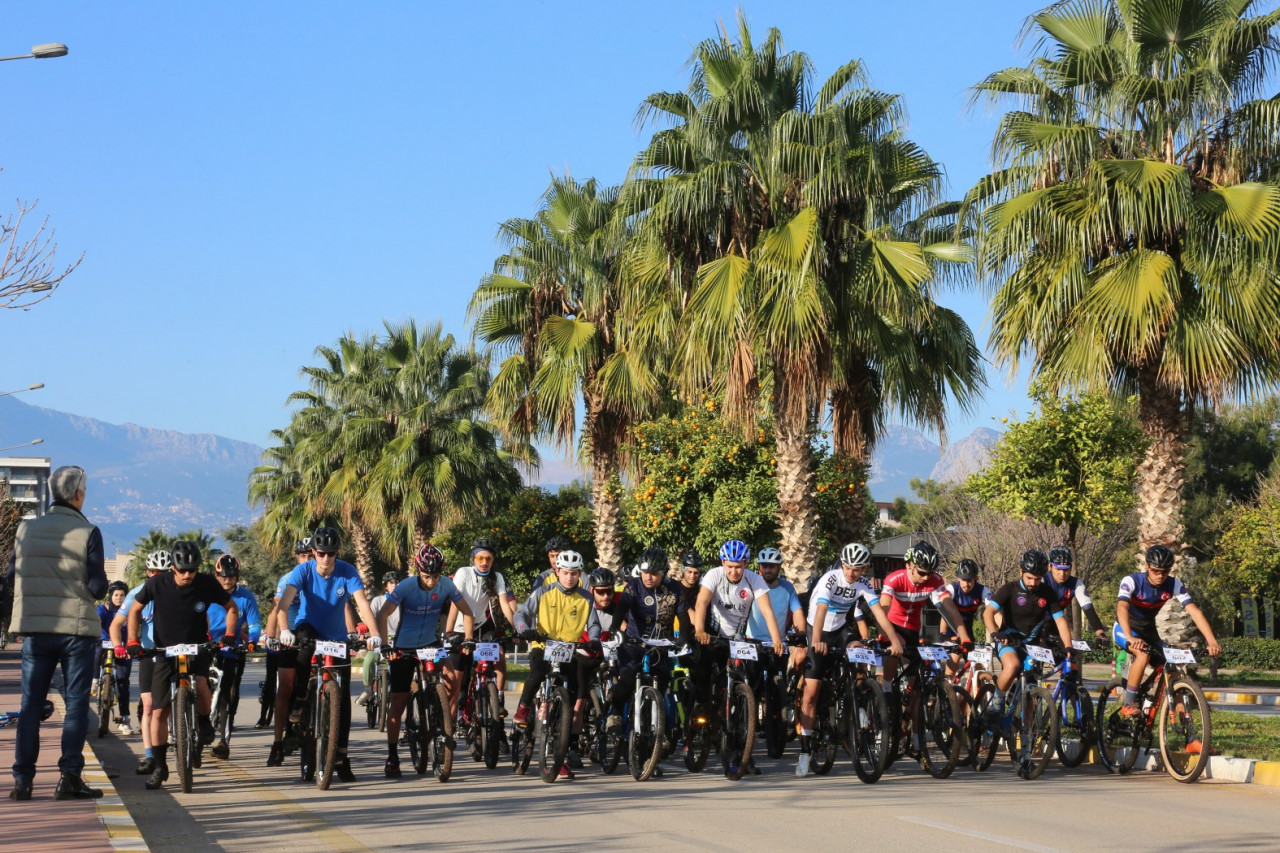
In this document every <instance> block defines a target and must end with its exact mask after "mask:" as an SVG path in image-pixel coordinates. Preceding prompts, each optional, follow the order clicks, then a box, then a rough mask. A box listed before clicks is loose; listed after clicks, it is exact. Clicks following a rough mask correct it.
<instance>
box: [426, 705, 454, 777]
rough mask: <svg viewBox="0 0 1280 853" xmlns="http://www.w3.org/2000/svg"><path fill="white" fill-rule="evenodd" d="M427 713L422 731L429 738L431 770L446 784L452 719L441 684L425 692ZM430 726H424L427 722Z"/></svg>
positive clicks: (451, 743)
mask: <svg viewBox="0 0 1280 853" xmlns="http://www.w3.org/2000/svg"><path fill="white" fill-rule="evenodd" d="M426 693H427V711H428V713H429V714H430V716H429V717H424V718H423V722H424V725H423V727H422V729H423V731H425V732H428V733H429V734H430V736H431V770H432V772H433V773H435V774H436V779H437V780H438V781H440V782H448V781H449V774H450V773H452V772H453V747H454V743H453V719H452V718H451V717H450V716H449V693H448V691H447V690H445V687H444V685H443V684H437V685H435V689H434V690H427V691H426ZM428 719H429V720H430V721H431V722H430V724H429V725H428V724H426V721H427V720H428Z"/></svg>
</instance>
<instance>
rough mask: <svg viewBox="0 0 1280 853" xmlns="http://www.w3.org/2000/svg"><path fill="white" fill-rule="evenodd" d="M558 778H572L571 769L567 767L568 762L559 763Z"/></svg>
mask: <svg viewBox="0 0 1280 853" xmlns="http://www.w3.org/2000/svg"><path fill="white" fill-rule="evenodd" d="M560 778H561V779H572V778H573V771H572V770H570V769H569V765H568V764H561V765H560Z"/></svg>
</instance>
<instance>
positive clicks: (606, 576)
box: [587, 568, 618, 589]
mask: <svg viewBox="0 0 1280 853" xmlns="http://www.w3.org/2000/svg"><path fill="white" fill-rule="evenodd" d="M617 582H618V576H617V575H615V574H614V573H613V570H612V569H605V568H599V569H596V570H595V571H594V572H592V573H591V577H589V578H587V587H588V588H590V589H599V588H600V587H604V586H607V587H609V588H610V589H613V587H614V585H615V584H617Z"/></svg>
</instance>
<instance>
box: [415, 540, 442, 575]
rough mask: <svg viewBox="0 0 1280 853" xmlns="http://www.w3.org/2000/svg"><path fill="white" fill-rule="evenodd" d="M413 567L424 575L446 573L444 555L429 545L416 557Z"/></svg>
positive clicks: (421, 549)
mask: <svg viewBox="0 0 1280 853" xmlns="http://www.w3.org/2000/svg"><path fill="white" fill-rule="evenodd" d="M413 566H414V568H416V569H417V570H418V571H419V572H421V573H423V574H427V575H438V574H440V573H441V572H443V571H444V554H441V553H440V549H439V548H437V547H436V546H435V545H432V544H430V543H427V544H426V545H423V546H422V547H421V548H419V549H418V553H417V554H415V555H414V557H413Z"/></svg>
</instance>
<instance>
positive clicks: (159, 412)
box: [0, 0, 1046, 456]
mask: <svg viewBox="0 0 1280 853" xmlns="http://www.w3.org/2000/svg"><path fill="white" fill-rule="evenodd" d="M1043 5H1046V4H1045V2H1042V0H1037V2H1024V0H1001V2H999V3H991V2H979V0H952V2H934V0H929V2H913V1H912V0H909V2H903V3H895V4H889V3H881V2H876V3H871V2H863V0H846V2H826V3H808V2H786V3H761V2H751V3H745V4H743V9H744V10H745V12H746V15H747V18H748V20H749V22H750V23H751V25H752V29H753V32H755V33H756V34H757V37H763V34H764V31H765V30H766V28H768V27H770V26H776V27H778V28H779V29H780V30H781V32H782V34H783V37H784V39H785V41H786V43H787V45H788V47H789V48H791V49H795V50H802V51H804V52H806V53H808V54H809V55H810V57H811V58H812V60H813V63H814V65H815V68H816V72H817V75H818V77H819V78H824V77H825V76H826V75H827V74H829V73H831V72H832V71H833V70H834V69H835V68H836V67H838V66H839V65H840V64H841V63H843V62H845V61H847V60H849V59H851V58H860V59H862V60H863V61H864V62H865V63H866V66H867V68H868V70H869V72H870V75H871V79H872V82H873V84H874V85H875V86H877V87H878V88H881V89H884V90H887V91H893V92H900V93H902V95H903V96H904V98H905V104H906V107H907V112H908V115H909V118H910V133H911V135H912V137H913V138H914V139H915V140H916V141H917V142H919V143H920V144H921V145H923V146H924V148H925V149H926V150H928V151H929V152H930V153H931V154H932V155H933V156H934V157H935V158H936V159H938V160H940V161H942V162H943V163H944V164H945V166H946V168H947V171H948V175H949V178H950V190H951V194H952V195H959V194H960V193H962V192H963V191H964V190H965V189H966V188H968V186H970V185H971V184H972V183H973V181H974V180H976V179H977V177H979V176H980V175H981V174H982V173H983V171H984V170H985V167H986V166H987V164H988V150H989V144H990V138H991V132H992V129H993V126H994V119H993V118H991V117H990V116H987V115H984V114H981V113H979V114H973V115H971V114H970V113H969V112H968V111H967V110H966V107H965V104H966V93H967V89H968V87H969V86H970V85H972V84H973V83H975V82H977V81H978V80H979V79H981V78H982V77H983V76H984V75H985V74H987V73H989V72H991V71H993V70H996V69H998V68H1002V67H1005V66H1008V65H1013V64H1021V63H1022V62H1023V61H1025V51H1023V52H1020V51H1019V50H1018V49H1017V47H1016V39H1017V36H1018V33H1019V31H1020V29H1021V27H1022V24H1023V21H1024V19H1025V17H1026V15H1028V14H1029V13H1031V12H1033V11H1035V10H1036V9H1038V8H1040V7H1041V6H1043ZM736 8H737V7H736V6H735V5H733V4H732V3H729V2H725V3H707V2H688V0H684V1H683V2H647V3H644V4H639V3H633V2H594V3H580V4H569V3H565V4H555V3H545V2H540V3H531V2H524V3H506V2H488V3H476V4H437V3H426V2H421V3H411V2H403V1H402V2H381V3H350V2H348V3H330V2H307V3H301V2H272V3H259V4H252V5H251V4H248V3H241V4H236V3H216V4H215V3H156V2H149V3H144V2H137V3H128V4H118V3H100V2H57V0H48V2H38V3H37V2H31V1H30V0H25V1H24V2H11V3H7V4H6V9H5V15H4V17H3V24H0V55H11V54H17V53H23V52H25V51H26V50H27V49H28V48H29V47H30V46H31V45H33V44H38V43H43V42H52V41H60V42H65V43H66V44H67V45H68V46H69V48H70V55H68V56H67V57H64V58H61V59H48V60H40V61H35V60H25V61H20V62H5V63H2V64H0V92H3V98H4V106H5V115H6V120H5V121H4V122H3V124H0V167H2V168H3V172H0V212H3V211H11V210H13V209H14V208H13V204H14V201H15V200H16V199H22V200H27V201H32V200H35V199H39V202H40V205H39V207H38V208H37V209H36V213H38V214H41V215H44V216H48V217H49V220H50V226H51V227H52V228H55V229H56V232H57V235H56V240H57V243H58V251H59V258H60V259H62V260H71V259H73V258H74V257H75V256H76V255H78V254H79V253H81V252H83V253H84V255H85V258H84V262H83V264H82V265H81V267H80V269H79V270H77V271H76V272H75V273H74V274H73V275H72V276H71V277H70V278H69V279H68V280H67V281H66V282H65V284H64V285H63V286H62V287H61V288H60V289H59V291H58V292H57V293H56V294H55V295H54V296H53V298H51V299H49V300H47V301H45V302H43V303H41V304H40V305H38V306H36V307H35V308H33V309H32V310H31V311H29V312H25V313H24V312H16V311H9V312H5V314H4V316H2V317H0V322H2V323H3V324H4V326H3V334H2V335H0V340H2V341H3V344H2V345H0V346H2V347H3V349H2V350H0V352H2V353H3V356H4V357H3V358H0V390H9V389H12V388H17V387H24V386H26V385H29V384H31V383H32V382H45V383H46V385H47V387H46V388H45V389H43V390H40V391H36V392H32V393H30V394H24V395H23V397H22V399H23V400H25V401H26V402H28V403H31V404H34V405H41V406H47V407H50V408H55V409H61V410H64V411H69V412H74V413H76V414H80V415H87V416H91V417H95V418H100V419H102V420H106V421H110V422H115V423H123V422H133V423H138V424H142V425H146V426H152V427H159V428H168V429H176V430H181V431H184V432H211V433H216V434H219V435H224V436H228V437H231V438H237V439H243V440H246V441H252V442H256V443H259V444H265V443H267V442H268V434H269V431H270V430H271V429H273V428H278V427H282V426H284V425H285V424H286V423H287V421H288V411H287V409H286V408H285V405H284V401H285V398H286V397H287V396H288V395H289V393H290V392H292V391H294V390H296V389H297V388H298V387H300V380H299V378H298V369H299V367H301V366H302V365H303V364H307V363H311V362H312V360H313V356H312V351H313V350H314V348H315V347H316V346H317V345H318V344H322V343H330V342H332V341H333V340H335V339H336V338H337V337H338V336H339V335H341V334H342V333H343V332H344V331H347V330H355V331H357V332H363V331H366V330H373V329H376V328H379V327H380V325H381V321H382V319H383V318H388V319H392V320H398V319H403V318H407V317H414V318H417V319H418V320H419V322H427V321H430V320H432V319H437V318H438V319H439V320H441V321H442V322H443V324H444V326H445V328H446V330H448V331H451V332H453V333H454V334H455V335H456V336H458V337H459V338H464V339H465V338H467V337H468V336H469V328H468V326H467V323H466V316H465V312H466V303H467V299H468V297H469V295H470V293H471V291H472V290H473V289H474V287H475V285H476V284H477V283H478V281H479V279H480V277H481V276H482V275H483V274H484V273H485V272H487V271H489V269H490V268H491V266H492V263H493V259H494V257H495V256H496V255H497V254H498V251H499V247H498V245H497V243H496V241H495V233H496V230H497V225H498V223H499V222H501V221H502V220H504V219H507V218H509V217H512V216H528V215H530V214H532V213H533V212H534V211H535V210H536V207H537V201H538V197H539V195H540V193H541V192H542V191H543V189H545V187H546V185H547V182H548V177H549V175H550V174H551V173H553V172H555V173H562V172H564V171H565V170H566V169H567V170H569V171H571V172H572V174H574V175H575V176H578V177H588V176H595V177H597V178H599V179H600V180H601V181H602V182H605V183H616V182H619V181H621V180H622V178H623V177H624V175H625V173H626V169H627V167H628V165H629V163H630V160H631V157H632V156H633V154H634V153H635V152H636V151H637V150H638V149H639V148H640V147H641V145H642V143H643V139H644V136H643V135H642V131H640V130H638V129H637V128H636V126H635V123H634V117H635V113H636V108H637V106H638V105H639V103H640V101H641V100H642V99H643V98H644V96H645V95H647V94H648V93H650V92H654V91H659V90H679V89H683V88H684V87H685V85H686V82H687V72H686V71H685V68H684V64H685V61H686V60H687V59H688V56H689V53H690V48H691V46H692V45H693V44H695V43H696V42H698V41H700V40H701V39H704V38H707V37H710V36H712V35H713V34H714V33H715V28H716V25H717V20H719V19H723V20H724V21H725V23H726V24H727V25H728V26H729V27H730V29H731V31H732V28H733V25H734V15H735V9H736ZM28 229H30V224H29V225H28ZM943 302H944V304H947V305H949V306H951V307H953V308H956V309H957V310H959V311H960V312H961V313H962V314H963V315H964V316H965V317H966V319H967V320H968V322H969V323H970V325H972V326H973V328H974V330H975V332H976V333H977V335H978V337H979V340H980V341H981V342H983V343H985V341H986V331H987V330H986V308H987V306H986V300H985V298H984V297H983V296H982V295H980V294H977V293H949V294H946V295H945V296H944V298H943ZM988 379H989V388H988V391H987V394H986V398H985V400H984V401H983V402H982V403H981V404H980V405H979V408H978V410H977V411H976V412H975V413H974V414H973V415H971V416H964V415H962V414H960V413H958V412H957V413H954V414H953V415H952V417H951V421H950V427H949V429H950V433H951V435H952V436H953V437H957V438H958V437H963V436H964V435H966V434H968V433H969V432H970V431H971V430H972V429H974V428H975V427H978V426H990V425H991V418H992V417H995V418H996V419H997V420H998V419H999V417H1000V416H1002V415H1005V414H1008V412H1009V410H1010V409H1020V410H1025V409H1026V408H1027V406H1028V403H1027V400H1026V396H1025V385H1026V382H1025V377H1017V378H1015V379H1014V380H1013V381H1012V382H1010V381H1009V380H1007V379H1006V377H1005V376H1004V374H1003V372H1002V371H999V370H996V369H994V368H991V367H990V366H989V367H988ZM43 450H44V452H45V453H48V454H50V455H55V456H56V455H57V449H56V448H52V447H49V448H44V449H43Z"/></svg>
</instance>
